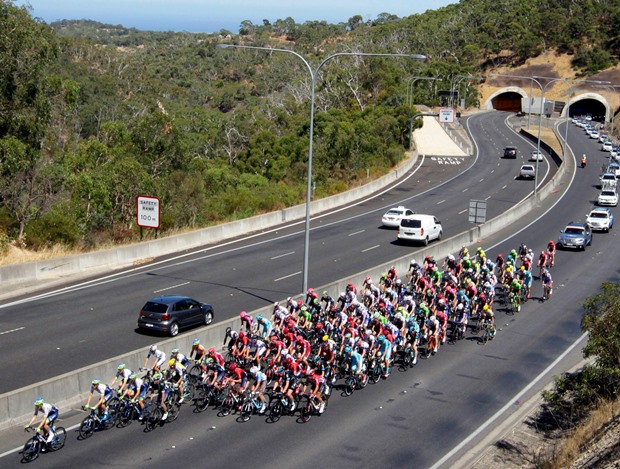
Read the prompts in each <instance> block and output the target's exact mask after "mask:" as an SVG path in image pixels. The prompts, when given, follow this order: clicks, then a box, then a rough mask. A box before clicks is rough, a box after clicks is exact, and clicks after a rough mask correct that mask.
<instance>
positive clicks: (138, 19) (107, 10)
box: [14, 0, 458, 33]
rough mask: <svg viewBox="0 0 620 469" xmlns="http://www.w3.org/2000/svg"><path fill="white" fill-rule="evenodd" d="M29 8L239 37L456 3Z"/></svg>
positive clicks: (240, 1)
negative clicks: (275, 26)
mask: <svg viewBox="0 0 620 469" xmlns="http://www.w3.org/2000/svg"><path fill="white" fill-rule="evenodd" d="M14 3H15V4H16V5H19V6H22V5H30V6H32V12H31V13H32V15H33V16H34V17H37V18H41V19H42V20H43V21H45V22H46V23H51V22H53V21H56V20H61V19H90V20H96V21H100V22H101V23H108V24H115V25H116V24H122V25H123V26H127V27H134V28H138V29H143V30H156V31H189V32H219V31H220V30H221V29H227V30H229V31H231V32H234V33H236V32H238V31H239V25H240V24H241V22H242V21H244V20H250V21H251V22H252V23H254V24H262V23H263V19H268V20H269V21H271V22H273V21H275V20H277V19H285V18H287V17H289V16H290V17H291V18H293V19H294V20H295V22H296V23H304V22H305V21H321V20H325V21H327V22H328V23H334V24H337V23H340V22H346V21H347V20H348V19H349V18H351V17H352V16H355V15H361V16H362V17H363V18H364V20H368V19H375V18H376V17H377V16H378V15H379V14H381V13H391V14H394V15H396V16H399V17H401V18H402V17H404V16H409V15H413V14H415V13H423V12H424V11H426V10H429V9H430V10H435V9H437V8H441V7H443V6H446V5H448V4H451V3H458V0H166V1H164V0H15V1H14Z"/></svg>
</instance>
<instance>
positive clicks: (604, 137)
mask: <svg viewBox="0 0 620 469" xmlns="http://www.w3.org/2000/svg"><path fill="white" fill-rule="evenodd" d="M607 140H609V134H606V133H605V132H599V134H598V141H599V142H601V143H603V142H606V141H607Z"/></svg>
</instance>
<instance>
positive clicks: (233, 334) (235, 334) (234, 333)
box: [230, 331, 239, 339]
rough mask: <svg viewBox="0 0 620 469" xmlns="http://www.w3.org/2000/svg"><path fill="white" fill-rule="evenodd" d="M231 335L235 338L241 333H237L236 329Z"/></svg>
mask: <svg viewBox="0 0 620 469" xmlns="http://www.w3.org/2000/svg"><path fill="white" fill-rule="evenodd" d="M230 337H232V338H233V339H236V338H237V337H239V334H237V332H236V331H232V332H231V333H230Z"/></svg>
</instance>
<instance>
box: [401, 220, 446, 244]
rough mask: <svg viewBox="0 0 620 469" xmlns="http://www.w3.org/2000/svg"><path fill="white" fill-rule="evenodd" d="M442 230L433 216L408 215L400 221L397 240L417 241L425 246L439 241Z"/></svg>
mask: <svg viewBox="0 0 620 469" xmlns="http://www.w3.org/2000/svg"><path fill="white" fill-rule="evenodd" d="M442 235H443V228H442V227H441V223H440V222H439V220H437V218H435V217H434V216H433V215H420V214H415V215H410V216H408V217H405V218H403V219H402V220H401V221H400V226H399V227H398V239H399V240H402V241H418V242H421V243H422V244H424V245H425V246H426V245H427V244H428V242H429V241H432V240H434V239H438V240H439V239H441V236H442Z"/></svg>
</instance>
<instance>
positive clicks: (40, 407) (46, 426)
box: [24, 397, 58, 443]
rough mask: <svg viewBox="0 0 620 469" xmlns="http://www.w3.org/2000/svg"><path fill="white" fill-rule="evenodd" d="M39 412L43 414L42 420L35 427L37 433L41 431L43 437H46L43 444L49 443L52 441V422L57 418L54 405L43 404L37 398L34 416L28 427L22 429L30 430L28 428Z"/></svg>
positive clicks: (42, 401) (43, 402) (41, 399)
mask: <svg viewBox="0 0 620 469" xmlns="http://www.w3.org/2000/svg"><path fill="white" fill-rule="evenodd" d="M39 412H41V413H42V414H43V418H42V419H41V422H40V423H39V426H38V427H37V432H38V431H40V430H43V436H45V437H46V438H45V442H46V443H51V441H52V439H53V438H54V430H53V428H52V426H53V423H54V420H56V419H57V418H58V409H57V408H56V406H55V405H52V404H48V403H47V402H45V401H44V400H43V398H42V397H38V398H37V399H35V401H34V415H33V416H32V418H31V419H30V422H28V425H26V426H25V427H24V429H25V430H27V429H28V428H30V426H31V425H32V424H33V423H34V421H35V420H36V419H37V415H39Z"/></svg>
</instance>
